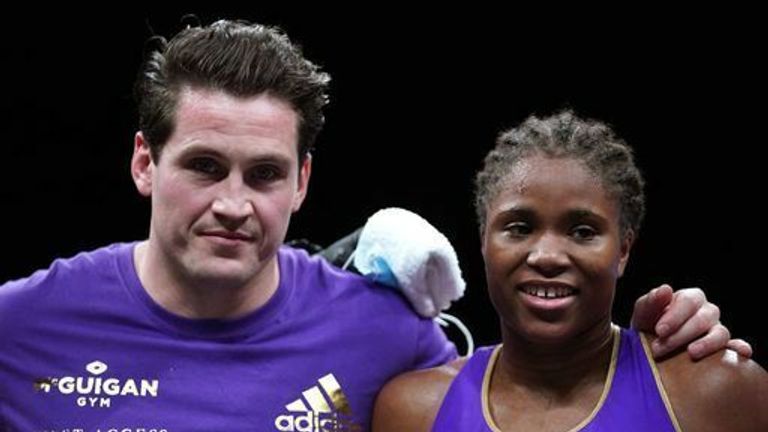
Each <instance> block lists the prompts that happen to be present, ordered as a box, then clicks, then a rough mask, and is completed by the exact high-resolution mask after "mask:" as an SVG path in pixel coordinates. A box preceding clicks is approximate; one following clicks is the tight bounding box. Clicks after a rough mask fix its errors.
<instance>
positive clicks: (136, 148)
mask: <svg viewBox="0 0 768 432" xmlns="http://www.w3.org/2000/svg"><path fill="white" fill-rule="evenodd" d="M154 167H155V164H154V162H153V161H152V154H151V152H150V151H149V143H148V142H147V140H146V139H144V134H142V133H141V131H139V132H136V136H135V137H134V138H133V157H131V177H133V183H134V184H135V185H136V189H138V191H139V193H140V194H141V195H143V196H145V197H148V196H150V195H152V170H153V169H154Z"/></svg>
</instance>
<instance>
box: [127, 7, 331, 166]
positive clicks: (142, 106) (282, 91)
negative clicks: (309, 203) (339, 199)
mask: <svg viewBox="0 0 768 432" xmlns="http://www.w3.org/2000/svg"><path fill="white" fill-rule="evenodd" d="M153 39H154V40H153V42H156V43H157V44H158V46H157V48H156V49H154V50H151V51H149V52H148V53H147V55H146V58H145V60H144V63H143V65H142V67H141V69H140V70H139V75H138V77H137V79H136V83H135V85H134V97H135V99H136V103H137V106H138V111H139V128H140V130H141V131H142V133H143V134H144V137H145V139H146V140H147V142H148V143H149V146H150V150H151V153H152V157H153V159H155V160H158V158H159V157H160V153H161V151H162V148H163V146H164V145H165V143H166V141H167V140H168V138H169V137H170V136H171V134H172V133H173V130H174V127H175V124H174V116H175V113H176V109H177V105H178V101H179V96H180V94H181V91H182V90H183V89H184V87H185V86H188V87H192V88H199V89H211V90H220V91H224V92H226V93H228V94H231V95H232V96H236V97H251V96H257V95H259V94H262V93H268V94H270V95H271V96H274V97H277V98H279V99H282V100H284V101H286V102H288V103H289V104H290V105H291V106H292V107H293V109H294V110H295V111H296V113H297V114H298V120H299V130H298V131H297V133H298V137H299V138H298V141H299V142H298V149H297V150H298V152H299V160H300V161H301V160H303V159H304V157H306V155H307V154H308V153H309V151H310V150H311V149H312V148H313V146H314V143H315V139H316V137H317V135H318V133H319V132H320V130H321V129H322V127H323V124H324V123H325V118H324V116H323V107H324V106H325V105H326V104H327V103H328V95H327V90H328V83H329V81H330V76H329V75H328V74H327V73H325V72H322V71H320V68H319V67H318V66H317V65H315V64H314V63H312V62H310V61H309V60H307V59H306V58H304V56H303V54H302V52H301V48H300V47H298V46H297V45H294V44H293V43H291V41H290V40H289V39H288V36H287V35H286V34H285V33H283V32H282V31H281V30H280V29H278V28H275V27H267V26H263V25H260V24H252V23H249V22H246V21H229V20H221V21H217V22H214V23H213V24H211V25H209V26H204V27H187V28H186V29H184V30H182V31H180V32H179V33H178V34H177V35H176V36H174V37H173V38H172V39H171V40H170V41H166V40H165V39H164V38H162V37H155V38H153Z"/></svg>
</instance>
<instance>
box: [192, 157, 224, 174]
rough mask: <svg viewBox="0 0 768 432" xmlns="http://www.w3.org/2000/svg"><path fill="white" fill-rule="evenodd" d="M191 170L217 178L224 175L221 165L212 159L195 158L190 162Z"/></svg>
mask: <svg viewBox="0 0 768 432" xmlns="http://www.w3.org/2000/svg"><path fill="white" fill-rule="evenodd" d="M189 168H190V169H191V170H192V171H195V172H198V173H201V174H206V175H209V176H216V175H219V174H221V173H222V171H223V170H222V168H221V165H219V163H218V162H216V161H215V160H213V159H211V158H195V159H192V160H191V161H190V162H189Z"/></svg>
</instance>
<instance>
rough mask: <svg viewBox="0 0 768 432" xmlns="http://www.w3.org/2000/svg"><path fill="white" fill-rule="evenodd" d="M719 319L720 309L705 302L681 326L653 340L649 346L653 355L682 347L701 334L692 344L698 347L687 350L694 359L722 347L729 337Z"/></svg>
mask: <svg viewBox="0 0 768 432" xmlns="http://www.w3.org/2000/svg"><path fill="white" fill-rule="evenodd" d="M719 319H720V309H719V308H718V307H717V306H715V305H713V304H711V303H706V304H705V305H703V306H702V307H701V308H699V309H698V310H697V311H696V312H695V313H694V315H693V316H692V317H691V318H690V319H689V320H687V321H685V323H684V324H683V325H682V326H680V327H679V328H677V329H676V330H675V331H673V332H672V333H671V334H669V335H668V336H667V337H660V338H658V339H656V340H655V341H654V342H653V344H652V345H651V348H652V349H653V352H654V356H656V357H657V358H658V357H661V356H664V355H666V354H668V353H670V352H672V351H674V350H676V349H678V348H682V347H684V346H685V345H686V344H688V343H690V342H692V341H694V340H695V339H696V338H698V337H700V336H702V335H705V336H704V337H703V338H702V339H701V340H699V341H696V343H695V344H694V346H695V345H696V344H698V347H696V348H694V349H693V351H690V350H689V351H690V352H691V356H692V357H693V358H694V359H697V358H701V357H702V356H704V355H707V354H710V353H712V352H714V351H717V350H718V349H721V348H724V347H725V344H726V343H727V342H728V339H730V333H729V332H728V329H727V328H725V326H723V325H722V324H720V323H719V321H718V320H719ZM697 355H698V356H697Z"/></svg>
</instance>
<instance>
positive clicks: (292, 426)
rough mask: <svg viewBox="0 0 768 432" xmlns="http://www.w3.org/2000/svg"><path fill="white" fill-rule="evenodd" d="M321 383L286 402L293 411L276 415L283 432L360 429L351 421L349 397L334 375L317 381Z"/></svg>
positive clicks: (287, 408)
mask: <svg viewBox="0 0 768 432" xmlns="http://www.w3.org/2000/svg"><path fill="white" fill-rule="evenodd" d="M317 382H318V384H319V385H315V386H312V387H310V388H308V389H307V390H304V391H303V392H301V397H300V398H298V399H296V400H295V401H293V402H291V403H289V404H287V405H286V406H285V409H286V410H288V412H290V414H282V415H279V416H277V418H275V428H276V430H278V431H281V432H289V431H290V432H336V431H350V432H356V431H361V430H362V428H361V427H360V426H359V425H357V424H355V423H353V422H352V420H351V417H352V410H351V408H350V406H349V400H348V399H347V396H346V395H345V394H344V392H343V391H342V390H341V385H340V384H339V382H338V381H337V380H336V377H335V376H333V374H328V375H325V376H324V377H322V378H320V379H319V380H317Z"/></svg>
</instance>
